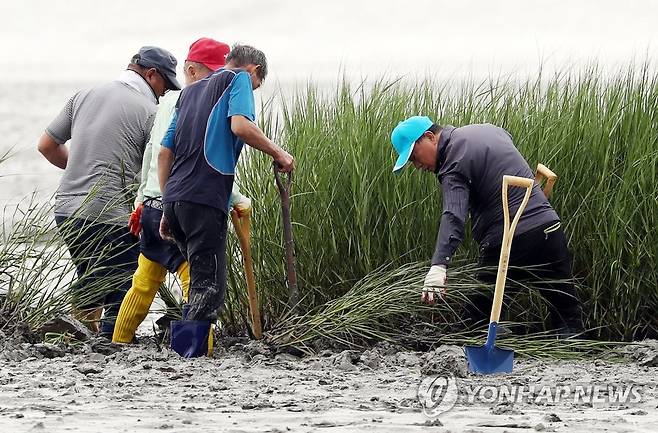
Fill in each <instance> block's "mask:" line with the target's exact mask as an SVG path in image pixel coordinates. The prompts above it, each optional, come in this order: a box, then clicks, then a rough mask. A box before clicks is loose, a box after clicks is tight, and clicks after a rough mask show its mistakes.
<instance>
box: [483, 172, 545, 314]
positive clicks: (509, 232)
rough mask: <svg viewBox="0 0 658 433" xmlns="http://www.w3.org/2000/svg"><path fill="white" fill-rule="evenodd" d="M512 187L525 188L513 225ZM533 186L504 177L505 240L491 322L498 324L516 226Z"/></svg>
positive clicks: (517, 178)
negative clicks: (508, 191)
mask: <svg viewBox="0 0 658 433" xmlns="http://www.w3.org/2000/svg"><path fill="white" fill-rule="evenodd" d="M510 186H514V187H519V188H525V195H524V196H523V201H522V202H521V205H520V206H519V209H518V210H517V211H516V215H514V219H513V220H512V222H511V224H510V212H509V211H510V209H509V198H508V196H507V190H508V188H509V187H510ZM533 186H534V181H533V179H528V178H525V177H518V176H503V187H502V194H503V197H502V198H503V219H504V226H503V240H502V242H501V247H500V260H499V262H498V274H497V275H496V289H495V292H494V299H493V305H492V307H491V317H490V321H491V322H496V323H497V322H498V320H499V319H500V310H501V309H502V306H503V295H504V294H505V279H506V278H507V268H508V267H509V255H510V250H511V249H512V239H513V238H514V231H515V230H516V226H517V225H518V223H519V220H520V219H521V214H523V211H524V210H525V207H526V205H527V204H528V201H529V200H530V195H531V194H532V187H533Z"/></svg>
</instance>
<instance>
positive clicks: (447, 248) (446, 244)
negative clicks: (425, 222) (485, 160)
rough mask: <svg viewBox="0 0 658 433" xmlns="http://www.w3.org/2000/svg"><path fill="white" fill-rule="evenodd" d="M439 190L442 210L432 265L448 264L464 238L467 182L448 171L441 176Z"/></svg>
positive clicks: (466, 214)
mask: <svg viewBox="0 0 658 433" xmlns="http://www.w3.org/2000/svg"><path fill="white" fill-rule="evenodd" d="M441 191H442V193H443V212H442V213H441V225H440V227H439V235H438V236H437V239H436V248H435V250H434V256H433V257H432V265H445V266H448V265H450V262H451V261H452V256H453V254H454V253H455V250H456V249H457V247H459V245H460V244H461V243H462V241H463V240H464V226H465V225H466V218H467V216H468V201H469V193H470V191H469V186H468V182H467V181H466V179H464V177H463V176H462V175H460V174H458V173H450V174H447V175H445V176H443V177H442V179H441Z"/></svg>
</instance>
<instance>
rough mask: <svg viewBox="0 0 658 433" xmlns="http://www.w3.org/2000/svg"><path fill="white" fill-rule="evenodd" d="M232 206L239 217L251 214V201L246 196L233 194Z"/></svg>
mask: <svg viewBox="0 0 658 433" xmlns="http://www.w3.org/2000/svg"><path fill="white" fill-rule="evenodd" d="M231 199H232V206H233V209H235V210H236V211H237V212H238V215H239V216H243V215H245V214H248V213H249V212H251V199H250V198H249V197H247V196H246V195H242V194H240V193H237V194H231Z"/></svg>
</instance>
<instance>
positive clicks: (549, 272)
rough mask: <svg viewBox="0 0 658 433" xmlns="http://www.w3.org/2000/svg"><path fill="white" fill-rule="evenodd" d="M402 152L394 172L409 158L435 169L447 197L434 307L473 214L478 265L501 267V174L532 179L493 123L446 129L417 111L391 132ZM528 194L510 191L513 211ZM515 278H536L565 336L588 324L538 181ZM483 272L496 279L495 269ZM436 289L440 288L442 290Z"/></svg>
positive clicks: (426, 293)
mask: <svg viewBox="0 0 658 433" xmlns="http://www.w3.org/2000/svg"><path fill="white" fill-rule="evenodd" d="M391 141H392V142H393V148H394V149H395V151H396V152H397V153H398V159H397V161H396V162H395V166H394V168H393V171H394V172H395V173H399V172H400V170H402V168H403V167H404V166H405V165H406V164H407V162H409V161H411V163H413V165H414V166H415V167H416V168H417V169H421V170H424V171H430V172H432V173H434V174H436V176H437V178H438V180H439V183H440V184H441V191H442V196H443V213H442V215H441V224H440V228H439V234H438V238H437V241H436V248H435V251H434V255H433V257H432V262H431V267H430V270H429V272H428V273H427V276H426V278H425V283H424V285H423V291H422V294H421V300H422V301H423V302H427V303H430V304H433V303H435V302H436V300H437V295H438V296H439V297H441V296H442V295H443V294H445V293H446V276H447V269H448V266H449V265H450V262H451V260H452V256H453V254H454V252H455V250H456V249H457V247H458V246H459V245H460V244H461V242H462V241H463V239H464V227H465V224H466V218H467V216H468V215H469V214H470V216H471V222H472V235H473V238H474V239H475V241H476V242H477V243H478V244H479V247H480V248H479V251H480V258H479V264H480V265H481V266H483V267H495V266H496V265H497V264H498V259H499V255H500V245H501V241H502V233H503V209H502V203H501V194H502V192H501V188H502V179H503V175H513V176H520V177H526V178H533V177H534V176H533V173H532V170H531V169H530V166H529V165H528V163H527V162H526V161H525V159H524V158H523V156H522V155H521V154H520V153H519V151H518V150H517V149H516V147H515V146H514V143H513V141H512V137H511V135H510V134H509V133H508V132H507V131H505V130H504V129H502V128H499V127H497V126H494V125H490V124H478V125H467V126H463V127H460V128H455V127H454V126H450V125H446V126H443V127H440V126H438V125H436V124H435V123H434V122H432V120H431V119H430V118H429V117H425V116H413V117H410V118H408V119H407V120H404V121H403V122H400V123H399V124H398V125H397V126H396V127H395V129H393V132H392V134H391ZM523 195H524V192H523V191H520V190H518V189H512V190H510V192H509V204H510V207H511V208H512V212H513V210H514V209H515V208H518V206H519V204H520V203H521V201H522V200H523ZM510 267H511V268H510V270H509V272H508V276H509V278H511V279H513V280H516V281H523V280H526V281H528V280H529V281H532V283H533V285H534V286H535V287H537V288H539V289H540V290H541V293H542V295H543V296H544V297H545V298H546V300H547V301H549V304H550V309H551V320H552V324H553V326H554V328H556V329H558V330H559V332H560V335H562V336H571V335H574V334H576V333H578V332H581V331H582V329H583V323H582V309H581V304H580V302H579V301H578V297H577V295H576V291H575V288H574V285H573V282H572V280H573V275H572V270H571V259H570V254H569V251H568V249H567V240H566V237H565V234H564V231H563V230H562V228H561V223H560V219H559V217H558V215H557V213H555V211H554V210H553V208H552V207H551V205H550V203H549V202H548V200H547V199H546V196H545V195H544V193H543V192H542V190H541V188H540V187H539V185H538V184H535V186H534V188H533V190H532V195H531V196H530V201H529V202H528V205H527V207H526V209H525V211H524V213H523V215H522V216H521V220H520V221H519V224H518V226H517V228H516V232H515V235H514V242H513V243H512V251H511V256H510ZM478 277H479V278H480V279H481V280H483V281H485V282H489V283H493V282H495V277H496V272H495V271H491V270H488V271H484V272H481V273H480V274H479V275H478ZM437 290H438V293H437ZM490 305H491V303H490V302H487V299H486V298H485V299H482V298H480V299H478V300H476V302H474V305H473V307H472V308H469V311H468V314H469V316H471V317H470V318H471V319H473V320H474V321H476V322H477V321H479V320H484V319H486V317H487V313H488V307H489V306H490Z"/></svg>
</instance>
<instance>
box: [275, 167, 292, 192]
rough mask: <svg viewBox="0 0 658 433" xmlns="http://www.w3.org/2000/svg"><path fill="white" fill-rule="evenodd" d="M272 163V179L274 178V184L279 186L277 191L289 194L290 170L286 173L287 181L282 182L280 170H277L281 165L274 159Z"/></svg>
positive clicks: (290, 184) (290, 183)
mask: <svg viewBox="0 0 658 433" xmlns="http://www.w3.org/2000/svg"><path fill="white" fill-rule="evenodd" d="M273 165H274V179H275V180H276V186H277V188H279V192H280V193H281V194H283V193H284V192H286V193H287V194H288V195H289V194H290V188H291V186H292V171H289V172H288V173H287V174H288V176H287V181H286V183H285V184H284V183H283V181H282V179H281V172H280V171H279V168H280V167H281V166H280V165H279V164H277V162H276V161H275V162H274V163H273Z"/></svg>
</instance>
